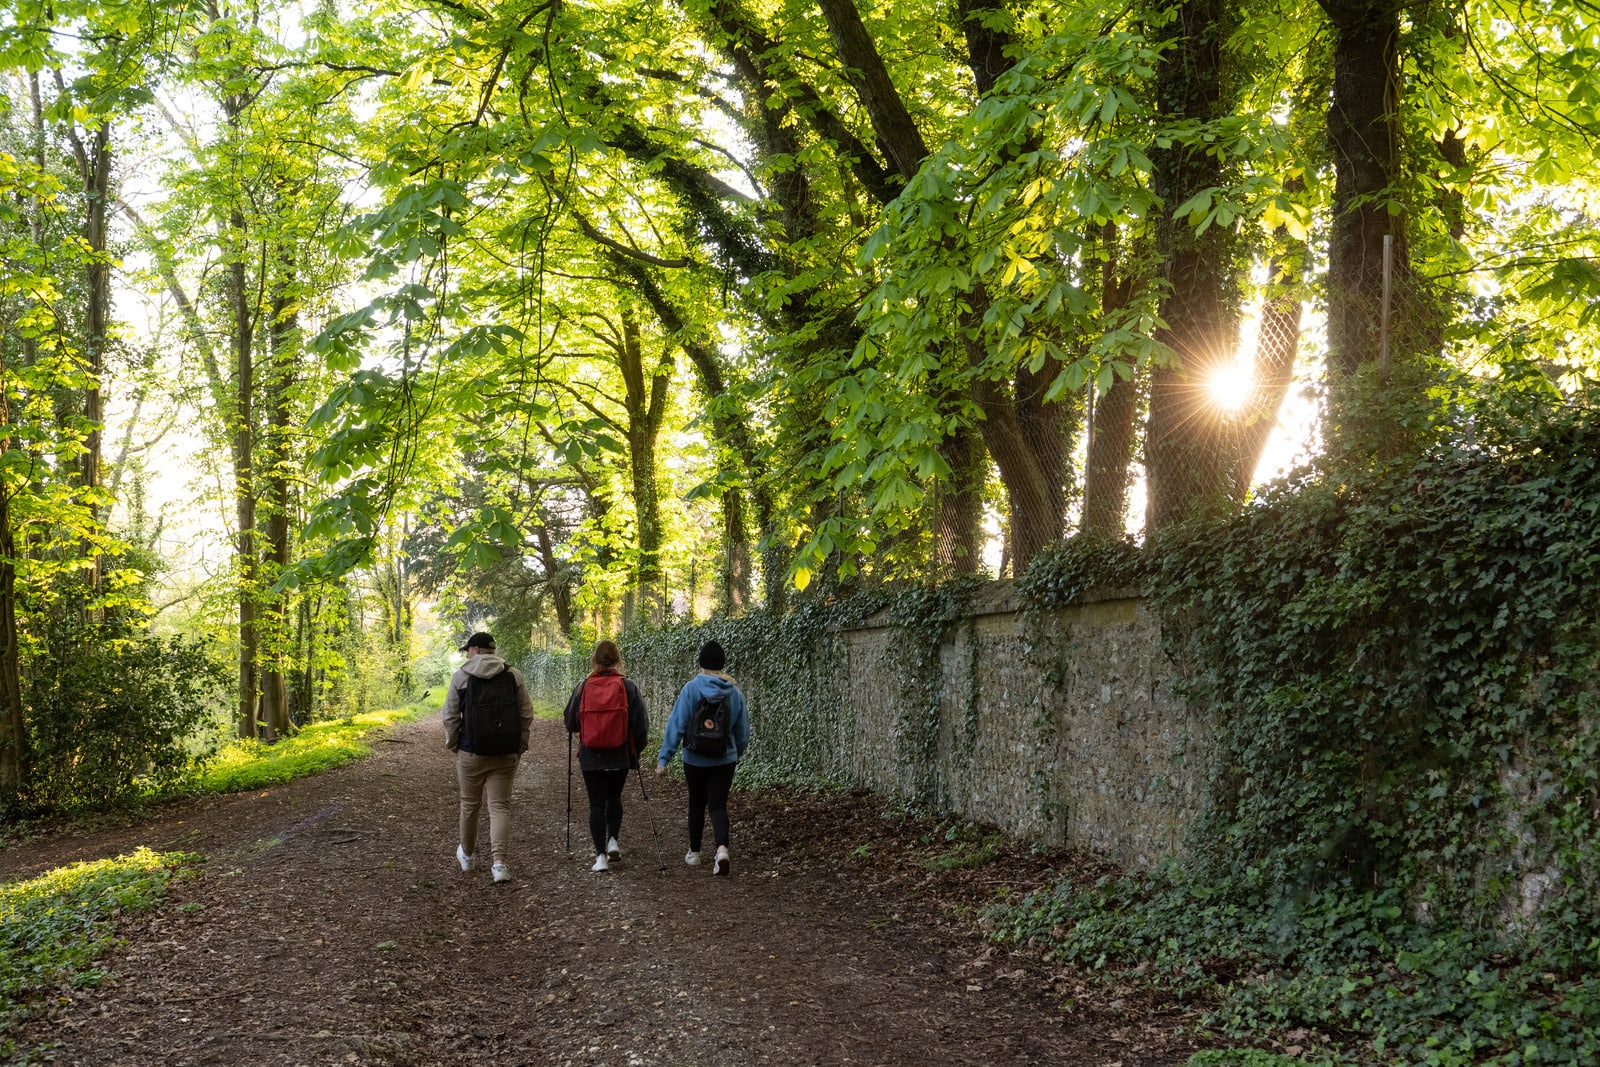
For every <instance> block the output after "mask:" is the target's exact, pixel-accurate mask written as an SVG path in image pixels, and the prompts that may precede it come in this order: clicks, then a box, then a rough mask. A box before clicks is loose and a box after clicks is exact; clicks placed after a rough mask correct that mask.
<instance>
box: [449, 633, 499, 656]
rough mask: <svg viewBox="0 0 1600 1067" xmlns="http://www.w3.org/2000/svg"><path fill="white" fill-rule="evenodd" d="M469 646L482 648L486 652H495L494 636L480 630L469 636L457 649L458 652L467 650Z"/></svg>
mask: <svg viewBox="0 0 1600 1067" xmlns="http://www.w3.org/2000/svg"><path fill="white" fill-rule="evenodd" d="M469 648H479V649H482V650H483V651H485V652H493V651H494V638H492V637H490V636H489V635H488V634H486V633H484V632H483V631H482V630H479V631H478V632H477V633H475V634H473V635H472V636H471V637H469V638H467V643H466V644H464V645H462V646H461V647H460V648H458V649H456V651H457V652H465V651H466V650H467V649H469Z"/></svg>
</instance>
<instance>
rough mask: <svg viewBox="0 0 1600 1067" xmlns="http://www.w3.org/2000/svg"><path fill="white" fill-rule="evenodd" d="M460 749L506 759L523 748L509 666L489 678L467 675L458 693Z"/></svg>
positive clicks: (515, 695) (520, 724)
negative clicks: (459, 703) (459, 695)
mask: <svg viewBox="0 0 1600 1067" xmlns="http://www.w3.org/2000/svg"><path fill="white" fill-rule="evenodd" d="M461 748H462V749H464V750H466V751H467V752H473V753H476V754H477V755H479V756H508V755H510V754H511V753H513V752H518V751H521V749H522V709H521V708H519V707H518V706H517V679H516V676H515V675H513V674H512V673H511V669H510V668H509V667H508V668H506V669H505V670H503V671H501V672H500V673H499V674H496V675H493V676H492V677H489V678H479V677H478V676H477V675H475V674H469V675H467V688H466V690H465V691H464V692H463V693H462V694H461Z"/></svg>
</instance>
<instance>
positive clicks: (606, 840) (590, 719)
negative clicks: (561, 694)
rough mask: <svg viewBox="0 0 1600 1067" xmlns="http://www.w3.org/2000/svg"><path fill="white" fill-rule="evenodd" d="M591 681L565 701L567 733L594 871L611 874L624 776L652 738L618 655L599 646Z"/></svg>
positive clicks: (612, 647) (611, 645)
mask: <svg viewBox="0 0 1600 1067" xmlns="http://www.w3.org/2000/svg"><path fill="white" fill-rule="evenodd" d="M589 667H590V670H589V677H587V678H585V679H584V680H583V681H581V682H579V683H578V685H577V687H576V688H574V689H573V690H572V696H571V697H569V698H568V699H567V710H566V713H565V715H564V716H563V718H564V719H565V721H566V724H567V733H569V734H577V735H578V769H579V770H580V771H582V772H583V788H584V790H585V791H586V792H587V793H588V794H589V836H590V837H592V838H593V839H594V866H593V867H592V868H591V870H593V871H595V872H597V873H598V872H601V871H608V870H610V869H611V861H612V860H615V859H620V858H621V857H622V848H621V846H619V845H618V844H617V835H618V834H619V833H621V831H622V789H623V787H624V786H626V785H627V784H628V772H629V771H630V770H633V769H634V768H636V767H638V766H639V752H640V750H641V749H643V748H644V746H645V743H646V741H648V739H649V734H650V719H649V717H648V716H647V715H646V714H645V708H644V698H643V697H641V696H640V695H639V687H638V686H636V685H634V684H633V682H631V681H629V680H628V679H627V678H625V677H623V674H622V650H621V649H620V648H618V647H617V643H616V642H615V641H601V642H600V643H599V644H597V645H595V646H594V655H592V656H590V657H589Z"/></svg>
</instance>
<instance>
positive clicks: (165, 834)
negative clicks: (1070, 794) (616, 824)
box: [0, 717, 1189, 1067]
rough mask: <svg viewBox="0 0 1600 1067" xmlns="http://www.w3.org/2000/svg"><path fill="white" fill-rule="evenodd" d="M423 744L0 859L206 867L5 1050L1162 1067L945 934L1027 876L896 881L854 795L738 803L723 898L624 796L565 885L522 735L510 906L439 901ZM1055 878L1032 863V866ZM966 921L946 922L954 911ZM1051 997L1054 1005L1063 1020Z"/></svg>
mask: <svg viewBox="0 0 1600 1067" xmlns="http://www.w3.org/2000/svg"><path fill="white" fill-rule="evenodd" d="M439 734H440V731H439V723H438V719H437V717H435V718H432V719H426V720H422V721H420V722H416V723H411V724H408V725H405V726H402V727H399V728H397V729H396V730H395V731H394V732H393V733H392V734H391V736H390V737H389V738H388V739H387V741H386V742H383V743H380V744H378V745H377V746H376V747H377V749H378V751H377V753H376V754H375V755H374V757H373V758H371V759H367V760H363V761H360V762H358V763H355V764H353V765H350V766H348V767H346V768H343V769H340V770H338V771H334V772H330V773H328V774H324V775H320V776H318V777H315V778H311V779H305V780H302V781H299V782H295V783H291V784H289V785H286V786H281V787H276V788H273V789H271V790H267V791H265V792H260V793H253V794H243V795H238V796H233V797H226V798H211V799H208V800H204V801H199V802H192V803H185V804H180V805H174V806H172V807H170V808H166V809H163V811H162V814H161V815H160V816H159V817H158V818H157V819H156V820H155V821H152V822H149V823H145V824H142V825H139V826H135V827H127V828H123V829H117V830H110V831H100V832H94V833H83V832H79V833H73V834H60V835H53V836H47V837H43V838H36V839H34V840H32V841H29V842H26V843H24V844H22V845H19V846H14V847H12V848H9V849H6V850H5V851H3V852H0V880H11V879H16V878H22V877H27V876H29V875H32V874H35V873H38V872H40V871H42V870H45V869H48V868H50V867H54V866H56V865H59V864H61V863H67V862H72V861H73V860H79V859H90V858H96V857H100V856H107V855H114V854H116V853H118V852H121V851H126V850H128V849H130V848H134V847H137V846H138V845H150V846H151V847H153V848H157V849H162V850H171V849H184V850H189V851H196V852H202V853H204V854H205V855H206V856H207V857H208V863H207V864H206V865H205V868H204V874H203V876H202V877H201V878H198V879H193V880H189V881H186V882H183V883H180V884H179V885H177V886H175V887H174V890H173V893H172V899H171V902H170V904H169V905H168V906H166V907H164V908H162V909H160V910H159V911H158V912H156V913H155V914H154V915H153V917H146V918H141V919H139V920H137V922H136V924H135V925H134V926H133V927H132V928H131V929H130V931H129V933H128V940H127V944H126V945H125V946H124V947H123V948H122V949H120V950H118V951H117V952H115V953H113V954H112V955H111V956H110V957H109V958H108V959H107V960H106V961H105V962H104V964H103V966H106V967H107V968H108V969H109V970H110V971H111V972H112V974H113V977H112V978H111V979H110V980H108V981H107V982H106V983H105V984H103V985H102V986H101V987H99V988H98V989H93V990H80V991H71V992H65V993H63V995H62V998H61V1000H60V1001H59V1003H57V1004H56V1006H55V1007H53V1008H52V1009H51V1010H50V1011H49V1012H48V1013H47V1014H43V1015H41V1016H40V1017H39V1018H37V1019H36V1020H35V1021H34V1022H33V1023H31V1024H30V1025H29V1028H28V1029H27V1030H26V1032H25V1035H24V1043H25V1044H35V1045H53V1046H54V1048H53V1049H52V1058H53V1061H54V1062H57V1063H64V1064H106V1065H113V1064H115V1065H122V1064H167V1065H180V1064H235V1063H249V1064H271V1065H277V1064H343V1063H349V1064H385V1065H417V1067H423V1065H433V1064H458V1063H459V1064H474V1065H487V1064H506V1065H510V1064H537V1065H544V1064H622V1065H653V1064H711V1065H724V1064H726V1065H743V1064H768V1063H771V1064H824V1063H826V1064H1024V1063H1055V1064H1095V1065H1107V1067H1113V1065H1119V1064H1120V1065H1121V1067H1134V1065H1136V1064H1181V1063H1182V1062H1183V1061H1184V1059H1185V1058H1186V1057H1187V1055H1188V1051H1189V1050H1188V1048H1187V1047H1186V1045H1185V1043H1184V1042H1183V1041H1182V1040H1181V1039H1179V1038H1177V1037H1176V1036H1175V1034H1176V1022H1177V1021H1178V1019H1179V1016H1178V1015H1176V1014H1165V1015H1162V1014H1157V1011H1158V1008H1157V1007H1152V1006H1150V1005H1144V1004H1133V1003H1131V1002H1128V1003H1125V1002H1124V1001H1121V1000H1111V1001H1109V1002H1106V1003H1101V1004H1096V1003H1095V1002H1094V999H1093V995H1092V994H1089V995H1085V992H1084V991H1083V990H1082V989H1081V988H1079V987H1077V986H1076V984H1075V983H1073V982H1072V980H1071V979H1070V978H1069V977H1066V976H1063V975H1060V974H1056V973H1054V972H1053V971H1051V970H1050V969H1049V968H1047V967H1046V966H1045V965H1043V964H1041V963H1039V962H1038V961H1036V960H1033V959H1031V958H1029V957H1026V956H1011V955H1007V954H1004V953H998V952H996V951H995V950H993V949H992V948H990V947H988V946H986V945H985V944H984V943H983V942H982V941H981V940H979V939H978V938H977V937H976V935H975V934H974V932H973V930H972V926H971V923H970V922H968V921H966V920H965V919H963V918H961V917H960V915H961V913H962V912H963V911H964V910H965V911H968V912H970V906H971V905H973V904H975V903H977V902H979V901H981V899H982V897H983V896H984V895H987V896H990V897H992V895H993V892H994V891H995V889H997V888H998V887H999V886H1000V885H1001V884H1002V883H1005V884H1011V885H1026V884H1029V883H1030V881H1032V882H1038V881H1042V880H1043V878H1044V877H1045V873H1046V872H1045V870H1044V865H1045V864H1046V863H1047V862H1048V859H1044V858H1039V857H1034V856H1031V855H1030V854H1029V853H1027V852H1026V851H1024V850H1020V849H1018V850H1016V852H1015V854H1014V855H1007V856H1002V857H1001V859H1000V860H999V861H997V862H992V863H990V864H988V865H986V866H985V867H983V868H981V869H980V870H978V871H976V872H974V871H961V872H951V873H944V874H941V873H935V872H931V871H929V870H927V869H926V867H924V866H921V865H919V864H917V863H916V862H915V856H914V855H913V853H912V851H911V850H909V849H908V847H907V839H908V836H913V837H914V833H912V834H910V835H908V829H910V830H912V831H914V830H915V827H910V828H908V826H907V824H905V823H903V822H898V821H893V820H886V819H884V818H882V817H880V814H879V812H880V811H881V804H878V803H876V802H874V801H872V800H871V799H870V798H865V797H855V798H851V797H832V798H826V799H816V798H811V797H804V796H800V795H791V794H783V793H760V794H750V793H740V792H736V793H735V795H734V798H733V800H732V802H731V803H730V811H731V813H732V816H733V834H734V838H733V844H734V874H733V877H732V878H729V879H714V878H712V877H711V876H710V875H709V873H707V871H706V869H705V868H704V867H700V868H690V867H686V866H685V865H684V864H683V862H682V859H681V857H682V854H683V851H684V848H685V847H686V845H685V835H684V831H683V829H682V811H683V805H684V798H683V792H682V786H681V784H679V783H675V782H671V781H668V782H659V781H658V780H657V779H655V778H650V779H649V780H648V783H647V785H648V787H649V788H650V797H651V801H652V806H653V808H654V809H655V817H656V823H657V826H658V827H659V830H660V834H661V843H662V850H663V852H664V853H665V855H666V861H667V870H666V874H665V875H664V876H663V875H661V874H660V873H658V870H657V863H656V859H655V855H654V850H653V848H652V845H651V836H650V830H649V822H648V821H647V820H646V818H645V810H644V807H643V805H642V803H641V802H640V797H639V793H638V789H637V786H636V783H634V782H630V783H629V790H628V793H627V794H625V796H626V802H627V815H626V822H625V824H624V827H623V834H622V838H623V847H624V850H625V854H624V857H623V860H622V861H621V862H620V863H618V864H617V865H615V868H614V870H613V871H612V873H610V874H608V875H596V874H592V873H590V871H589V857H588V851H589V849H588V846H587V843H586V842H587V831H586V829H585V826H584V814H585V813H584V811H583V810H582V809H583V804H582V783H581V781H580V782H576V783H575V793H574V807H575V809H576V810H575V811H574V822H573V828H572V840H573V846H574V848H573V852H572V854H571V855H569V854H568V853H567V852H566V850H565V847H564V845H565V840H564V832H563V829H564V813H565V806H566V800H565V789H566V762H565V761H566V748H565V744H566V742H565V738H564V736H563V734H562V732H561V728H560V725H559V724H558V723H555V722H540V723H538V724H537V725H536V728H535V735H534V743H533V749H532V751H531V752H530V753H529V756H528V757H527V758H525V759H524V761H523V764H522V768H521V771H520V773H519V775H518V778H517V795H516V800H515V809H516V815H517V829H516V832H515V834H514V836H513V841H512V856H511V860H512V868H513V872H514V875H515V877H514V880H513V881H512V882H511V883H510V884H509V885H503V886H502V885H494V884H492V883H491V882H490V880H489V876H488V872H487V871H486V870H479V871H474V872H473V873H471V874H462V873H461V871H460V869H459V868H458V867H457V866H456V863H455V859H454V848H455V792H454V774H453V771H452V766H451V764H450V762H449V760H448V754H447V753H445V752H444V750H443V747H442V744H441V743H440V741H439ZM1059 859H1060V857H1057V860H1058V861H1059ZM964 905H965V906H966V907H965V908H964V907H963V906H964ZM1069 997H1070V998H1071V1000H1072V1004H1071V1006H1069V1007H1066V1008H1064V1007H1063V1005H1064V1003H1065V1002H1067V1001H1068V999H1069Z"/></svg>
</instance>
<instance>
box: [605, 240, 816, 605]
mask: <svg viewBox="0 0 1600 1067" xmlns="http://www.w3.org/2000/svg"><path fill="white" fill-rule="evenodd" d="M612 262H613V264H614V265H615V266H616V267H617V268H618V269H619V270H620V271H622V272H623V273H624V274H625V275H626V276H627V277H628V278H630V279H631V280H632V282H633V285H634V288H635V290H636V291H637V293H638V295H639V296H641V297H643V298H644V300H645V302H646V303H647V304H649V305H650V310H651V311H653V312H654V313H655V316H656V318H657V320H658V321H660V323H661V327H662V329H663V330H665V331H666V333H668V334H669V335H671V336H673V337H675V338H677V340H678V343H679V344H680V345H682V346H683V350H684V354H685V355H687V356H688V357H689V363H690V365H692V366H693V367H694V369H695V374H696V377H697V378H698V380H699V382H700V393H701V395H702V396H703V397H704V398H705V399H706V401H707V402H708V403H710V404H711V406H712V416H711V433H712V437H713V438H714V440H715V442H716V446H717V447H716V456H717V466H718V469H719V471H720V472H721V473H722V475H723V476H724V478H725V479H726V480H727V481H728V482H730V483H732V484H730V486H729V488H728V489H727V490H725V491H724V493H723V514H722V518H723V532H724V534H725V536H727V537H729V538H731V539H732V540H730V541H729V542H728V545H727V551H726V553H725V556H726V564H725V567H724V569H723V572H722V574H721V575H720V579H719V580H720V583H721V586H722V589H723V591H724V597H725V600H724V603H723V610H725V611H727V612H729V613H730V614H736V613H739V612H742V611H744V610H745V609H746V608H748V607H749V605H750V601H751V599H752V588H751V580H752V575H751V573H750V571H751V568H750V550H749V539H748V532H747V521H746V518H745V515H744V505H743V501H742V500H733V499H731V497H733V496H734V495H735V494H743V493H745V492H748V494H749V497H750V502H751V503H752V504H753V505H754V507H755V512H756V514H755V519H756V523H757V525H758V526H759V527H760V530H761V536H762V538H763V539H767V550H766V552H767V554H766V557H765V558H764V559H763V567H762V570H763V578H764V579H765V583H766V594H767V607H768V609H769V610H773V611H777V610H780V608H781V603H782V599H783V579H784V576H785V574H786V571H787V561H786V560H784V559H783V556H782V552H783V549H782V547H781V546H778V545H775V544H773V543H772V542H771V540H770V539H769V538H770V534H771V532H772V525H773V522H774V515H775V513H776V507H775V505H774V503H773V500H772V496H771V493H770V491H769V490H768V489H767V488H766V483H765V480H764V479H763V478H762V477H761V471H760V465H759V462H758V459H757V455H756V444H755V438H754V437H753V436H751V433H750V427H749V424H748V423H747V422H746V421H745V419H744V418H742V417H741V416H740V414H739V413H738V412H736V411H734V410H732V409H731V408H730V406H729V405H728V404H727V403H725V402H723V403H718V402H717V401H724V400H725V398H726V394H727V392H728V386H727V381H726V379H725V378H724V376H723V373H722V361H721V358H720V357H719V356H718V354H717V351H716V348H715V346H714V345H713V344H712V343H711V342H710V341H709V340H707V339H705V338H703V337H701V336H699V335H698V334H697V333H696V332H695V331H692V330H690V329H689V324H688V321H687V320H686V319H685V318H684V316H683V315H682V313H681V312H679V310H678V308H677V307H676V305H674V304H673V302H672V301H671V300H670V299H668V297H667V295H666V293H664V292H663V291H662V289H661V287H660V286H659V285H657V284H656V280H655V278H653V277H652V276H651V274H650V271H648V270H647V269H646V268H645V266H644V265H643V264H642V263H640V262H638V261H637V260H630V259H628V258H626V257H616V258H613V260H612ZM739 486H746V487H748V488H747V489H740V488H738V487H739Z"/></svg>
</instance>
